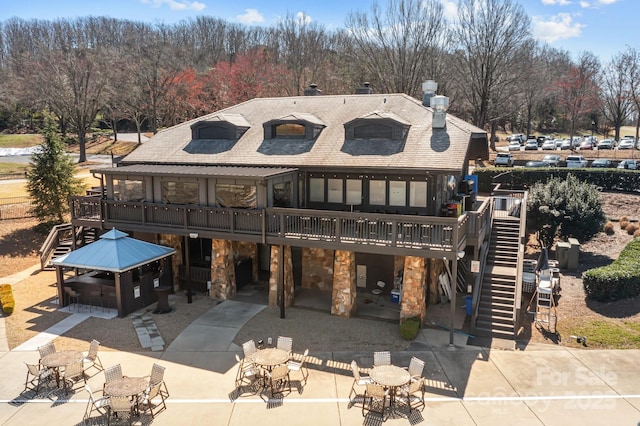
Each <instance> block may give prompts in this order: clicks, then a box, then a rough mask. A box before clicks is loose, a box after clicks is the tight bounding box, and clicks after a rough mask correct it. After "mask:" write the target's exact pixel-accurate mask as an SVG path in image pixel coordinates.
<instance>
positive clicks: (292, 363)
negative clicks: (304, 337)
mask: <svg viewBox="0 0 640 426" xmlns="http://www.w3.org/2000/svg"><path fill="white" fill-rule="evenodd" d="M308 356H309V349H305V350H304V353H303V354H302V358H301V359H300V361H296V360H294V359H291V360H289V362H287V368H288V369H289V371H299V372H300V374H302V379H303V381H304V383H305V384H307V378H309V369H308V368H307V367H306V366H305V365H304V363H305V362H306V360H307V357H308ZM305 372H306V374H305Z"/></svg>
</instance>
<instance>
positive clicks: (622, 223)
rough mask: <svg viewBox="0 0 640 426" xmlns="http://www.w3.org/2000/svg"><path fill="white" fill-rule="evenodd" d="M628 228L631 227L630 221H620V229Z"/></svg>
mask: <svg viewBox="0 0 640 426" xmlns="http://www.w3.org/2000/svg"><path fill="white" fill-rule="evenodd" d="M627 226H629V220H628V219H625V220H622V219H620V229H627Z"/></svg>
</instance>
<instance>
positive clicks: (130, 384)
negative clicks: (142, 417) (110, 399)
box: [103, 377, 149, 413]
mask: <svg viewBox="0 0 640 426" xmlns="http://www.w3.org/2000/svg"><path fill="white" fill-rule="evenodd" d="M148 386H149V377H123V378H121V379H116V380H113V381H111V382H108V383H105V384H104V389H103V392H104V394H105V395H106V396H118V397H127V398H130V399H131V400H132V401H134V400H135V412H136V413H139V411H140V410H139V408H138V403H139V398H138V396H140V395H141V394H142V393H143V392H144V391H145V390H147V387H148Z"/></svg>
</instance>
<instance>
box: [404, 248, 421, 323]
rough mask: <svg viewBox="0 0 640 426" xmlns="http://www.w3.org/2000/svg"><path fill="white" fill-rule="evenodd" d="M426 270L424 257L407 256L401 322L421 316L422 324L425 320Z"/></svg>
mask: <svg viewBox="0 0 640 426" xmlns="http://www.w3.org/2000/svg"><path fill="white" fill-rule="evenodd" d="M426 272H427V271H426V268H425V259H424V258H422V257H414V256H407V257H406V258H405V261H404V278H403V279H402V301H401V305H400V322H402V321H403V320H405V319H407V318H411V317H418V318H420V323H421V324H422V323H423V322H424V318H425V315H426V311H427V308H426V305H425V291H426V290H425V279H426V276H427V273H426Z"/></svg>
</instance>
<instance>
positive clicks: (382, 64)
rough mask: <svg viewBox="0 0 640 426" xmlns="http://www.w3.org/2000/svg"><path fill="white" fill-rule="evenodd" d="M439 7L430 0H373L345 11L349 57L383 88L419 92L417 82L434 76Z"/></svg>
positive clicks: (441, 30)
mask: <svg viewBox="0 0 640 426" xmlns="http://www.w3.org/2000/svg"><path fill="white" fill-rule="evenodd" d="M443 12H444V7H443V6H442V3H441V2H439V1H436V0H425V1H419V0H388V2H387V4H386V8H385V9H382V8H381V7H380V6H379V5H378V3H377V2H374V3H373V6H372V7H371V13H370V14H369V15H368V14H365V13H363V12H352V13H350V14H349V15H348V17H347V20H346V27H347V31H348V34H349V35H350V41H351V43H350V45H348V46H347V49H348V54H349V56H350V59H351V60H350V62H351V63H353V64H357V66H359V67H362V69H363V72H364V73H366V75H364V76H363V79H366V80H369V81H371V82H373V83H374V84H375V86H376V87H379V89H380V90H381V91H383V92H388V93H406V94H409V95H412V96H416V97H421V95H422V92H421V83H422V82H423V81H424V80H425V79H427V78H433V79H437V77H438V75H437V69H438V67H437V62H438V58H440V49H441V48H442V46H443V42H444V39H445V37H444V36H445V33H446V30H445V21H444V18H443Z"/></svg>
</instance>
